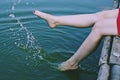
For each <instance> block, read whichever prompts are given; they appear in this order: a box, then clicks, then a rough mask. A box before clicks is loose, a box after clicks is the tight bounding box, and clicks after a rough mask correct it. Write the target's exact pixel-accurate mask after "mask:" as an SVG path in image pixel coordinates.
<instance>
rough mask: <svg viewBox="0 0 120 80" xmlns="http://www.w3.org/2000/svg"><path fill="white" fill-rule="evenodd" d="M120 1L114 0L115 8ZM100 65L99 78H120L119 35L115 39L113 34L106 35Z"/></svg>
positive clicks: (108, 79)
mask: <svg viewBox="0 0 120 80" xmlns="http://www.w3.org/2000/svg"><path fill="white" fill-rule="evenodd" d="M119 2H120V0H114V3H113V8H114V9H115V8H118V7H119ZM112 41H113V42H112ZM118 43H119V44H118ZM116 45H117V46H116ZM116 56H117V58H116ZM111 64H112V65H113V66H112V67H111ZM99 66H100V69H99V73H98V78H97V80H120V71H119V70H120V38H118V37H117V36H114V39H113V38H112V37H111V36H107V37H105V40H104V44H103V48H102V52H101V56H100V60H99ZM110 76H111V77H110Z"/></svg>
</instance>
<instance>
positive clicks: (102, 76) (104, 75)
mask: <svg viewBox="0 0 120 80" xmlns="http://www.w3.org/2000/svg"><path fill="white" fill-rule="evenodd" d="M109 71H110V66H109V65H108V64H102V65H101V67H100V70H99V74H98V78H97V80H108V79H109Z"/></svg>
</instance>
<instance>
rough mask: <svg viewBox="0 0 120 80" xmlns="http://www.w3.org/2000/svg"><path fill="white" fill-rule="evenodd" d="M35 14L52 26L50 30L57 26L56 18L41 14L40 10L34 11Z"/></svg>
mask: <svg viewBox="0 0 120 80" xmlns="http://www.w3.org/2000/svg"><path fill="white" fill-rule="evenodd" d="M33 14H34V15H36V16H38V17H40V18H42V19H45V20H46V21H47V22H48V25H49V26H50V28H54V27H55V26H56V25H57V22H56V19H55V16H52V15H50V14H47V13H44V12H40V11H38V10H35V11H33Z"/></svg>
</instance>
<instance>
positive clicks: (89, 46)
mask: <svg viewBox="0 0 120 80" xmlns="http://www.w3.org/2000/svg"><path fill="white" fill-rule="evenodd" d="M104 35H117V26H116V19H107V20H102V21H99V22H97V23H96V24H95V25H94V27H93V30H92V31H91V33H90V34H89V36H88V37H87V39H86V40H85V41H84V42H83V44H82V45H81V47H80V48H79V49H78V50H77V52H76V53H75V54H74V55H73V56H72V57H71V58H70V59H68V60H67V61H66V62H63V63H62V64H60V65H59V67H58V69H59V70H61V71H66V70H71V69H77V68H78V64H79V62H80V61H81V60H83V59H84V58H85V57H86V56H87V55H89V54H90V53H91V52H92V51H93V50H94V49H95V48H96V46H97V45H98V43H99V41H100V39H101V38H102V36H104Z"/></svg>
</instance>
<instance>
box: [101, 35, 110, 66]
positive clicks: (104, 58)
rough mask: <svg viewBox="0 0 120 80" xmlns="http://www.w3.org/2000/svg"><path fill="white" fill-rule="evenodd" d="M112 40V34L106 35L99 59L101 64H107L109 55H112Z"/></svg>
mask: <svg viewBox="0 0 120 80" xmlns="http://www.w3.org/2000/svg"><path fill="white" fill-rule="evenodd" d="M111 40H112V38H111V37H110V36H107V37H105V39H104V44H103V48H102V52H101V56H100V60H99V65H100V66H101V65H102V64H105V63H106V64H107V63H108V56H109V55H110V49H111Z"/></svg>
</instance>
